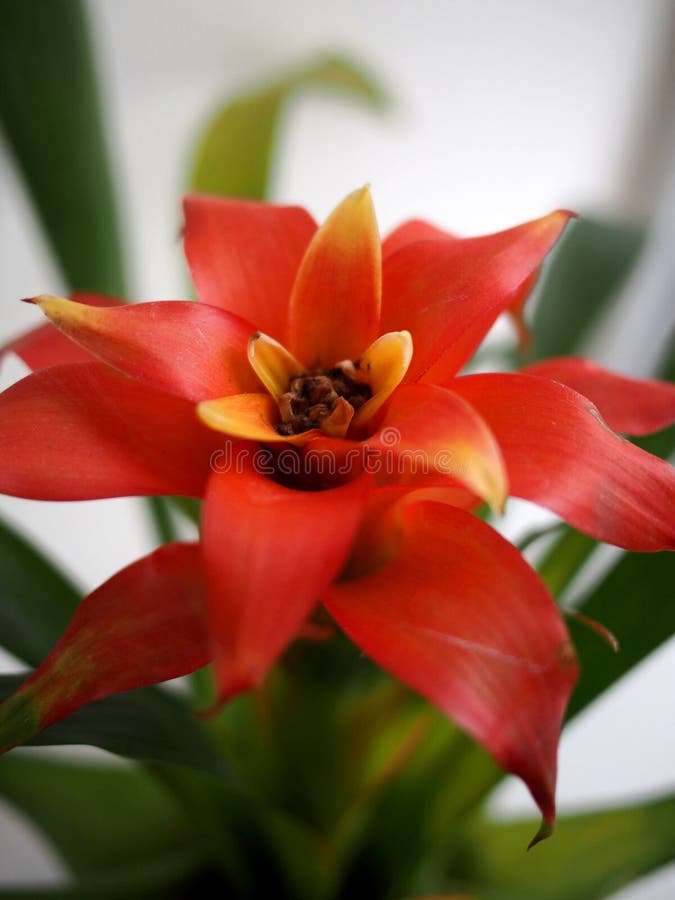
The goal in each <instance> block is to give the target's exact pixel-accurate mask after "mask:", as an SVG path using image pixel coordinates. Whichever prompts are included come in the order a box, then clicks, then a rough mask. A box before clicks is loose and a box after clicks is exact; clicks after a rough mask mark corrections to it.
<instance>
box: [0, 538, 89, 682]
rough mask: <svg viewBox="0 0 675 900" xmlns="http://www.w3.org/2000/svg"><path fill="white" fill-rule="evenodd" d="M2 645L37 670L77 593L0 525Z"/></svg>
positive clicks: (0, 621) (64, 622) (52, 568)
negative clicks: (36, 667)
mask: <svg viewBox="0 0 675 900" xmlns="http://www.w3.org/2000/svg"><path fill="white" fill-rule="evenodd" d="M0 572H2V579H1V581H0V644H1V645H2V646H3V647H4V648H5V649H6V650H9V652H10V653H12V654H13V655H14V656H16V657H17V658H18V659H20V660H22V661H23V662H26V663H28V664H29V665H31V666H37V665H38V664H39V663H40V662H42V660H43V659H44V657H45V656H46V655H47V654H48V653H49V651H50V650H51V649H52V647H53V646H54V644H56V642H57V640H58V639H59V638H60V637H61V634H62V632H63V631H64V629H65V627H66V625H67V624H68V621H69V620H70V617H71V615H72V613H73V611H74V610H75V607H76V606H77V603H78V600H79V598H80V594H79V592H78V590H77V589H76V588H75V587H74V586H73V585H72V584H71V583H70V582H69V581H68V580H67V579H66V578H65V576H64V575H62V574H61V572H59V570H58V569H57V568H56V567H55V566H53V565H52V564H51V563H50V562H49V561H48V560H47V559H46V558H45V557H44V556H42V554H40V553H39V552H38V550H37V549H36V548H35V547H33V546H32V545H31V544H30V543H29V542H28V541H27V540H25V538H23V537H21V536H20V535H19V534H17V533H16V532H15V531H13V530H12V529H11V528H10V527H9V526H8V525H7V524H5V523H3V522H0Z"/></svg>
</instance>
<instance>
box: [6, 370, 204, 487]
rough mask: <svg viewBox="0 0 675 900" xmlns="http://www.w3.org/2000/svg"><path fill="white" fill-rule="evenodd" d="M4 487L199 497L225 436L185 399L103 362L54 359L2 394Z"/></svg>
mask: <svg viewBox="0 0 675 900" xmlns="http://www.w3.org/2000/svg"><path fill="white" fill-rule="evenodd" d="M0 421H1V422H2V428H1V429H0V490H2V492H4V493H6V494H13V495H15V496H18V497H28V498H34V499H40V500H91V499H94V498H98V497H119V496H130V495H136V494H140V495H146V494H184V495H188V496H195V497H196V496H200V495H201V493H202V491H203V489H204V483H205V480H206V476H207V474H208V472H209V463H210V458H211V454H212V453H213V452H214V451H215V449H216V448H217V447H218V446H219V445H220V444H221V443H222V439H221V438H220V437H219V436H218V435H217V434H216V433H215V432H213V431H211V430H210V429H208V428H205V427H204V426H203V425H201V424H200V423H199V422H198V420H197V417H196V414H195V408H194V406H193V405H192V404H191V403H188V402H187V401H186V400H181V399H179V398H178V397H173V396H171V395H170V394H165V393H163V392H162V391H157V390H154V389H153V388H149V387H145V386H144V385H141V384H138V383H136V382H134V381H130V380H129V379H128V378H125V377H123V376H121V375H118V374H117V373H116V372H114V371H113V370H112V369H109V368H108V367H107V366H104V365H103V364H101V363H77V364H75V365H72V366H55V367H53V368H50V369H43V370H42V371H40V372H36V373H35V374H34V375H29V376H28V377H27V378H24V379H23V380H22V381H19V382H17V384H14V385H12V386H11V387H10V388H8V389H7V390H6V391H5V392H4V393H3V394H1V395H0Z"/></svg>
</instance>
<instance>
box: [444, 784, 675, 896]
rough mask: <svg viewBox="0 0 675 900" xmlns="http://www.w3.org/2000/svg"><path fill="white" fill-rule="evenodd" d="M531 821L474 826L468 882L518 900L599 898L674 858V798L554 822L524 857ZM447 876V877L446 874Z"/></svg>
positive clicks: (467, 856) (466, 855)
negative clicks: (547, 838) (549, 836)
mask: <svg viewBox="0 0 675 900" xmlns="http://www.w3.org/2000/svg"><path fill="white" fill-rule="evenodd" d="M534 827H535V826H534V824H533V823H532V822H531V821H530V822H518V823H513V824H504V825H502V824H499V825H496V824H488V823H483V824H481V825H478V826H477V827H476V828H475V829H473V830H472V831H471V832H470V837H471V843H470V845H469V846H468V847H465V848H464V851H463V853H464V864H465V866H466V871H467V874H468V873H469V872H470V873H471V876H472V877H471V876H469V877H470V879H471V880H470V883H471V884H472V885H473V884H475V881H478V882H479V883H480V885H481V893H480V896H483V894H482V887H483V886H485V887H486V888H492V887H494V888H498V889H499V890H500V891H502V892H504V893H505V894H509V893H511V894H512V896H513V897H514V898H518V900H582V898H583V900H599V898H601V897H607V896H609V895H610V894H612V893H613V892H615V891H617V890H619V889H620V888H621V887H623V886H624V885H626V884H630V882H631V881H633V880H634V879H636V878H638V877H640V876H641V875H644V874H646V873H647V872H651V871H653V870H654V869H656V868H657V867H659V866H662V865H665V864H666V863H668V862H671V861H672V860H673V859H675V798H673V797H669V798H667V799H665V800H658V801H655V802H650V803H643V804H640V805H637V806H631V807H629V808H627V809H617V810H610V811H605V812H593V813H587V814H584V815H577V816H569V817H561V818H560V819H559V821H558V824H557V826H556V832H555V836H554V838H553V839H552V840H550V841H545V842H544V843H543V844H540V845H539V846H538V847H537V848H536V849H535V850H533V851H532V852H531V853H529V854H528V855H527V856H525V853H524V851H523V848H524V847H525V846H526V845H527V841H528V839H529V837H530V836H531V835H532V829H533V828H534ZM453 874H454V873H453Z"/></svg>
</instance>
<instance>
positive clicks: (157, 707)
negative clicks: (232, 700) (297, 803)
mask: <svg viewBox="0 0 675 900" xmlns="http://www.w3.org/2000/svg"><path fill="white" fill-rule="evenodd" d="M24 679H25V676H24V675H3V676H0V701H2V700H5V699H6V698H7V697H9V696H11V695H12V693H14V691H16V690H17V689H18V688H19V687H20V686H21V684H23V681H24ZM58 744H90V745H91V746H93V747H101V748H102V749H104V750H108V751H110V752H111V753H117V754H118V755H119V756H126V757H129V758H130V759H140V760H152V761H154V762H162V763H172V764H174V765H181V766H189V767H191V768H194V769H197V770H199V771H201V772H204V773H206V774H207V775H210V776H211V777H213V778H216V779H217V780H219V781H221V782H223V783H225V784H227V785H229V786H230V787H232V786H234V785H235V784H236V783H237V781H238V779H237V777H236V775H235V774H234V773H233V772H232V770H231V769H230V768H229V767H228V762H227V760H226V758H225V756H224V754H223V753H222V752H221V750H220V748H219V747H218V746H217V745H216V744H215V743H214V741H213V740H212V738H211V735H210V734H209V732H208V730H207V729H206V727H205V726H204V725H202V724H201V722H199V720H198V719H196V718H195V716H194V714H193V713H192V712H191V711H190V710H189V709H188V708H187V707H186V706H185V704H184V703H182V702H181V701H180V700H179V699H178V698H176V697H172V696H169V695H168V694H167V693H166V692H163V691H160V690H159V689H157V688H143V689H141V690H136V691H126V692H125V693H122V694H116V695H114V696H112V697H106V698H104V699H103V700H97V701H96V702H95V703H90V704H88V705H87V706H85V707H83V708H82V709H79V710H78V711H77V712H75V713H73V714H72V715H71V716H68V718H67V719H64V720H62V721H61V722H57V723H56V724H55V725H52V726H51V727H50V728H47V729H46V730H45V731H43V732H41V733H40V734H39V735H37V736H36V737H35V738H34V739H33V740H32V741H30V742H29V745H32V746H54V745H58Z"/></svg>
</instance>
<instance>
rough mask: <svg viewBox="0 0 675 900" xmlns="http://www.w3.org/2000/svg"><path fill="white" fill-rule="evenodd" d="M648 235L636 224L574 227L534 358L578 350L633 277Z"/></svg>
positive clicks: (539, 325)
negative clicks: (630, 277) (626, 279)
mask: <svg viewBox="0 0 675 900" xmlns="http://www.w3.org/2000/svg"><path fill="white" fill-rule="evenodd" d="M644 235H645V229H644V228H643V227H642V226H640V225H636V224H634V223H616V222H609V221H604V220H601V219H593V218H587V217H582V218H581V219H579V221H578V222H575V223H574V225H573V227H572V228H570V229H569V230H568V231H567V233H566V234H565V236H564V237H563V240H562V241H561V243H560V246H559V247H558V249H557V251H556V252H555V255H554V256H553V259H552V260H551V263H550V265H549V267H548V271H547V273H546V277H545V281H544V284H543V288H542V290H541V293H540V295H539V299H538V303H537V306H536V309H535V311H534V318H533V322H532V347H531V350H530V353H529V354H528V358H530V359H543V358H545V357H548V356H561V355H564V354H567V353H570V352H572V351H574V350H575V349H577V348H578V345H579V343H580V341H581V340H582V339H583V338H584V336H585V335H587V334H588V332H589V331H590V329H591V328H593V327H594V326H595V325H596V324H597V323H598V322H599V320H600V317H601V315H602V314H603V313H605V312H606V310H607V309H608V308H609V305H610V302H611V301H612V299H613V298H614V296H615V295H616V291H617V290H618V288H619V287H620V285H621V284H622V282H623V281H624V279H625V278H626V277H627V276H628V274H629V273H630V271H631V269H632V267H633V265H634V264H635V262H636V260H637V258H638V256H639V254H640V250H641V249H642V244H643V240H644Z"/></svg>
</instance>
